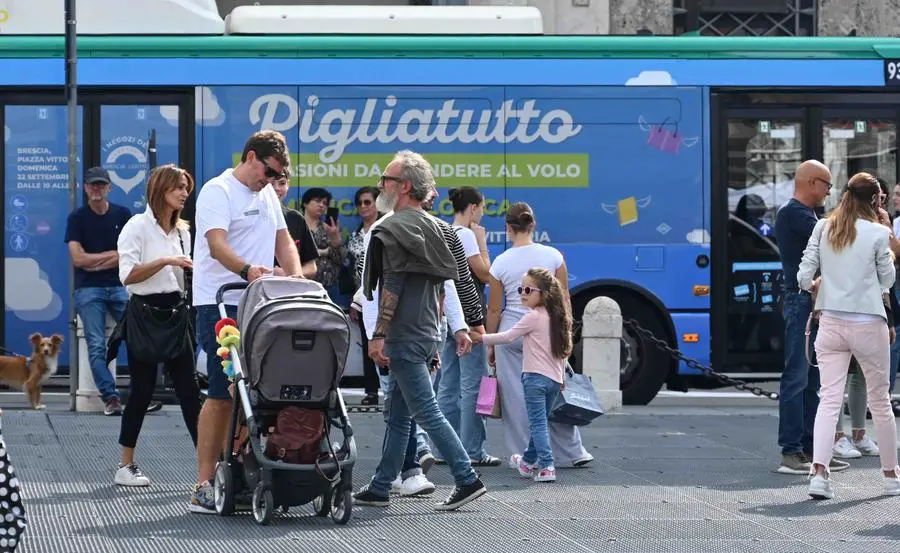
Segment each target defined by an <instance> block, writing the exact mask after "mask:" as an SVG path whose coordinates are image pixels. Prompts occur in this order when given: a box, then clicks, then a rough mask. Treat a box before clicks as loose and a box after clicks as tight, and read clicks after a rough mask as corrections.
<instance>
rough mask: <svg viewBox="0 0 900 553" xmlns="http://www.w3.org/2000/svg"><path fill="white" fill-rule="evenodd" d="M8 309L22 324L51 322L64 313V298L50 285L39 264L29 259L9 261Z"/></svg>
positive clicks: (12, 258) (10, 258) (11, 259)
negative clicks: (23, 322) (26, 322)
mask: <svg viewBox="0 0 900 553" xmlns="http://www.w3.org/2000/svg"><path fill="white" fill-rule="evenodd" d="M5 265H6V269H5V271H4V273H5V274H4V276H5V278H6V290H7V293H6V309H7V310H9V311H14V312H15V314H16V317H18V318H19V319H21V320H23V321H52V320H54V319H56V318H57V317H58V316H59V314H60V313H61V312H62V298H60V297H59V295H58V294H57V293H56V292H54V291H53V289H52V288H51V287H50V283H49V282H47V279H46V277H47V275H46V274H45V273H43V272H42V271H41V268H40V266H39V265H38V263H37V261H36V260H34V259H32V258H30V257H7V258H6V263H5Z"/></svg>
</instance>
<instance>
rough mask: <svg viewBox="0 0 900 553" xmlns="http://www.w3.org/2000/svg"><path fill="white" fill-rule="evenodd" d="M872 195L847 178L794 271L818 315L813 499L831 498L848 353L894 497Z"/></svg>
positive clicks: (858, 179) (884, 243)
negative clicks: (861, 380)
mask: <svg viewBox="0 0 900 553" xmlns="http://www.w3.org/2000/svg"><path fill="white" fill-rule="evenodd" d="M880 192H881V190H880V188H879V185H878V181H877V180H876V179H875V177H873V176H872V175H870V174H868V173H858V174H856V175H854V176H853V178H851V179H850V182H849V183H848V185H847V190H846V192H844V196H843V197H842V198H841V202H840V204H839V205H838V207H837V208H836V209H835V210H834V211H833V212H832V213H831V215H829V217H828V218H827V219H822V220H820V221H819V222H818V223H816V226H815V228H814V229H813V232H812V235H811V236H810V238H809V243H808V244H807V246H806V249H805V250H804V252H803V260H802V261H801V262H800V270H799V271H798V272H797V281H798V282H799V284H800V288H802V289H803V290H807V291H810V292H812V293H813V294H815V295H816V304H815V310H816V311H819V312H820V316H819V331H818V335H817V336H816V343H815V348H816V357H817V359H818V362H819V374H820V377H821V382H822V384H821V389H820V391H819V396H820V398H821V399H820V401H819V409H818V411H817V412H816V423H815V430H814V431H813V460H812V467H811V469H810V470H811V473H810V482H809V495H810V496H811V497H813V498H815V499H831V498H832V497H834V489H833V488H832V486H831V479H830V478H829V471H828V467H829V464H830V462H831V456H832V445H833V442H834V428H835V424H836V423H837V419H838V411H839V410H840V409H841V406H842V404H843V400H844V386H845V383H846V381H847V367H848V365H849V363H850V356H851V355H852V356H853V357H855V358H856V360H857V361H858V362H859V366H860V368H861V369H862V372H863V374H864V375H865V377H866V387H867V391H868V400H869V401H868V403H869V410H870V411H871V412H872V419H873V421H874V422H875V432H876V434H877V436H878V444H879V445H880V450H881V451H880V456H881V468H882V471H883V476H884V488H883V491H884V493H885V494H886V495H900V478H898V470H900V469H898V467H897V428H896V423H895V421H894V413H893V411H892V410H891V402H890V395H889V393H888V386H889V372H890V371H889V360H890V349H889V344H890V336H889V328H888V324H887V323H888V317H887V313H886V312H885V305H884V302H883V299H882V291H883V290H884V289H886V288H890V287H891V286H892V285H893V284H894V279H895V277H896V273H895V269H894V259H893V255H892V253H891V251H890V246H889V244H890V242H891V236H890V235H891V230H890V228H888V227H887V226H885V225H883V224H881V223H879V220H878V211H877V209H878V203H879V202H878V200H879V194H880ZM817 271H819V272H821V276H819V277H817V276H816V272H817Z"/></svg>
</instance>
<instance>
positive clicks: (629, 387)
mask: <svg viewBox="0 0 900 553" xmlns="http://www.w3.org/2000/svg"><path fill="white" fill-rule="evenodd" d="M613 299H615V300H616V301H617V302H618V303H619V307H620V308H621V310H622V318H623V319H634V320H635V321H637V323H638V324H639V325H640V326H641V327H643V328H645V329H647V330H649V331H650V332H652V333H653V335H654V336H656V337H657V338H660V339H663V340H667V341H668V339H669V333H668V331H667V330H666V325H665V324H664V322H663V320H662V317H663V314H662V313H660V312H659V311H658V310H657V309H654V308H653V307H650V306H649V305H647V303H645V302H643V301H641V300H639V299H637V298H635V297H633V296H627V295H623V296H619V297H615V296H614V297H613ZM670 345H671V344H670ZM674 365H675V361H674V360H673V359H672V358H671V357H670V356H669V355H668V354H667V353H666V352H664V351H662V350H661V349H659V348H658V347H656V346H655V345H654V344H653V342H651V341H650V340H648V339H646V338H644V337H642V336H641V335H640V334H638V333H636V332H634V331H631V330H629V329H628V328H627V327H624V326H623V328H622V346H621V358H620V371H621V376H620V388H621V390H622V403H624V404H625V405H647V404H648V403H650V402H651V401H652V400H653V398H654V397H656V394H657V393H658V392H659V390H660V389H661V388H662V385H663V383H665V381H666V379H667V378H668V376H669V374H670V372H671V371H672V369H673V366H674Z"/></svg>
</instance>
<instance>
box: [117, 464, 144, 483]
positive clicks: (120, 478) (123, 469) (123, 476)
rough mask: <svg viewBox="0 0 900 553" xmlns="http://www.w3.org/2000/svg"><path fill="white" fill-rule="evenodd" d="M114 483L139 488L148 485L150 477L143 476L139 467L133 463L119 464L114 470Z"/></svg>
mask: <svg viewBox="0 0 900 553" xmlns="http://www.w3.org/2000/svg"><path fill="white" fill-rule="evenodd" d="M115 481H116V484H117V485H119V486H130V487H133V488H141V487H144V486H149V485H150V479H149V478H147V477H146V476H144V473H142V472H141V469H139V468H138V466H137V465H136V464H134V463H131V464H130V465H124V466H122V465H119V470H117V471H116V477H115Z"/></svg>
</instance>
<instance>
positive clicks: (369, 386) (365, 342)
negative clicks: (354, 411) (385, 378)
mask: <svg viewBox="0 0 900 553" xmlns="http://www.w3.org/2000/svg"><path fill="white" fill-rule="evenodd" d="M359 333H360V335H361V336H362V358H363V387H365V389H366V393H367V394H377V393H378V388H379V387H380V385H381V380H379V379H378V368H377V367H375V361H372V358H371V357H369V338H368V337H367V336H366V327H365V325H364V324H363V320H362V314H360V316H359Z"/></svg>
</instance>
